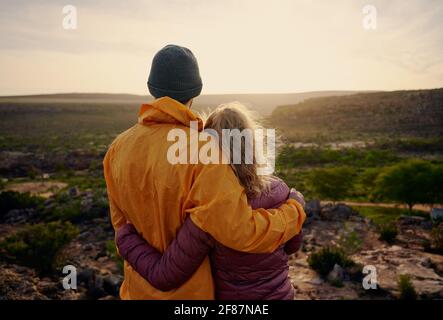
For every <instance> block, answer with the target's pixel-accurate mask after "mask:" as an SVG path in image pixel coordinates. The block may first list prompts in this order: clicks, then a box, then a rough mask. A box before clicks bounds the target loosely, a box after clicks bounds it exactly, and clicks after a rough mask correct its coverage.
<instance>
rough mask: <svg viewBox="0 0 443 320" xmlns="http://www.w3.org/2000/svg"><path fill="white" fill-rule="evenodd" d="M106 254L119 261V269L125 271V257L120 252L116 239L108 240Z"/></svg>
mask: <svg viewBox="0 0 443 320" xmlns="http://www.w3.org/2000/svg"><path fill="white" fill-rule="evenodd" d="M106 255H107V256H108V257H110V258H111V259H112V260H114V261H115V262H116V263H117V266H118V269H119V270H120V272H122V273H123V258H122V257H121V256H120V255H119V254H118V252H117V247H116V246H115V242H114V240H109V241H106Z"/></svg>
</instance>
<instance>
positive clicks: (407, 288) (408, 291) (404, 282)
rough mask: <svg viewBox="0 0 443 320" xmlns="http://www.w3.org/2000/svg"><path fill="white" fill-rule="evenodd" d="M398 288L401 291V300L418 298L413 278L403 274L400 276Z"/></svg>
mask: <svg viewBox="0 0 443 320" xmlns="http://www.w3.org/2000/svg"><path fill="white" fill-rule="evenodd" d="M398 290H399V291H400V297H399V298H400V299H401V300H417V292H416V291H415V288H414V285H413V284H412V281H411V278H410V277H409V276H408V275H406V274H402V275H400V276H399V278H398Z"/></svg>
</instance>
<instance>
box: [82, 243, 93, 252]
mask: <svg viewBox="0 0 443 320" xmlns="http://www.w3.org/2000/svg"><path fill="white" fill-rule="evenodd" d="M93 248H94V246H93V245H92V244H90V243H87V244H85V245H84V246H83V250H85V251H91V250H92V249H93Z"/></svg>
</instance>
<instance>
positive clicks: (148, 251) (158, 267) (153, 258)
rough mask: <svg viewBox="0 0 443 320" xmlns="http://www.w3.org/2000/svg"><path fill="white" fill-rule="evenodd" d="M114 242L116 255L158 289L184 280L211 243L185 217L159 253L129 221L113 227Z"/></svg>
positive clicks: (198, 264)
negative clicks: (115, 234) (174, 235)
mask: <svg viewBox="0 0 443 320" xmlns="http://www.w3.org/2000/svg"><path fill="white" fill-rule="evenodd" d="M116 242H117V247H118V250H119V252H120V255H121V256H122V257H123V258H124V259H125V260H126V261H127V262H128V263H129V264H130V265H131V266H132V267H133V268H134V269H135V270H136V271H137V272H138V273H139V274H140V275H141V276H142V277H143V278H144V279H146V280H147V281H148V282H149V283H150V284H151V285H152V286H154V287H155V288H157V289H158V290H161V291H170V290H172V289H175V288H178V287H180V286H181V285H182V284H183V283H185V282H186V281H187V280H188V279H189V278H190V277H191V276H192V275H193V274H194V272H195V271H196V270H197V269H198V267H199V266H200V265H201V263H202V262H203V260H204V259H205V257H206V256H207V255H208V253H209V250H210V249H211V247H212V246H213V239H212V237H211V236H209V235H208V234H207V233H205V232H204V231H203V230H201V229H200V228H198V227H197V226H196V225H195V224H194V223H193V222H192V220H191V219H190V218H189V217H188V218H187V219H186V221H185V223H184V224H183V226H182V227H181V228H180V230H179V231H178V233H177V237H176V238H175V239H174V241H173V242H172V243H171V245H170V246H169V247H168V248H167V249H166V251H165V252H164V253H163V254H161V253H160V252H159V251H157V250H156V249H155V248H154V247H152V246H151V245H150V244H149V243H148V242H146V241H145V240H144V239H143V238H142V237H141V236H140V235H139V234H138V233H137V230H136V229H135V228H134V226H133V225H132V224H125V225H124V226H122V227H121V228H120V229H118V230H117V241H116Z"/></svg>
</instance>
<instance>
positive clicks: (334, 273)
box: [326, 264, 345, 282]
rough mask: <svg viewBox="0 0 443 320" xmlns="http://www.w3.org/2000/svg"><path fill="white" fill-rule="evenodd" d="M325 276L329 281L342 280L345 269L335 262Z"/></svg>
mask: <svg viewBox="0 0 443 320" xmlns="http://www.w3.org/2000/svg"><path fill="white" fill-rule="evenodd" d="M326 278H327V279H328V281H329V282H342V281H343V280H344V279H345V271H344V270H343V268H342V267H341V266H340V265H338V264H335V265H334V268H333V269H332V270H331V272H329V274H328V276H327V277H326Z"/></svg>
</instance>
